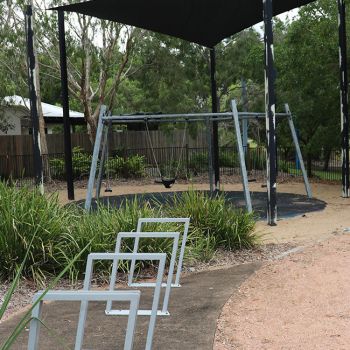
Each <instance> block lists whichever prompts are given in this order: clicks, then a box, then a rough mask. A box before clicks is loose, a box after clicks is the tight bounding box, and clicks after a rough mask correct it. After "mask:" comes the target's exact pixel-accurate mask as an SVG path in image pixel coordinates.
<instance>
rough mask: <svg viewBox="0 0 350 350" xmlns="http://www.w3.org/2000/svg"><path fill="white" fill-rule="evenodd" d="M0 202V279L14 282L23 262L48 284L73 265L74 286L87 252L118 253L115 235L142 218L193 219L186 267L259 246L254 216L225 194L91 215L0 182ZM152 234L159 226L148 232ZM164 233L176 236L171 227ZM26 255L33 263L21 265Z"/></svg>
mask: <svg viewBox="0 0 350 350" xmlns="http://www.w3.org/2000/svg"><path fill="white" fill-rule="evenodd" d="M0 198H1V201H0V264H1V265H0V266H1V269H0V278H2V279H12V278H13V277H14V276H15V275H16V272H17V270H18V267H19V266H20V265H21V262H22V261H24V260H25V264H24V266H23V275H24V276H26V277H32V278H34V279H35V281H36V282H39V283H44V282H45V279H46V277H47V276H51V275H57V273H58V272H60V271H61V270H62V266H68V265H69V266H70V268H69V270H68V275H69V277H70V278H71V279H72V280H74V279H76V278H77V277H79V276H81V275H82V274H83V273H84V272H85V264H86V258H87V255H88V254H89V253H90V252H111V251H114V245H115V241H116V236H117V233H118V232H120V231H126V232H129V231H133V230H134V229H135V228H136V224H137V220H138V218H139V217H165V216H170V217H183V216H185V217H188V216H189V217H191V227H190V232H189V236H188V242H187V247H186V255H185V257H186V259H187V260H209V259H211V257H212V256H213V254H214V253H215V251H216V249H217V248H219V247H223V248H225V249H230V250H232V249H236V248H241V247H251V246H253V245H254V244H255V243H256V242H257V237H256V236H255V235H254V234H253V230H254V225H255V223H254V217H253V215H251V214H246V213H243V212H241V211H237V210H235V209H234V208H233V207H232V206H231V205H227V203H225V198H224V196H223V195H218V196H215V197H210V195H209V194H205V193H201V192H195V191H190V192H188V193H183V194H178V195H175V196H174V197H173V198H172V199H171V200H170V201H169V203H166V204H164V205H162V204H160V203H157V202H156V201H151V202H145V201H143V200H142V199H141V200H138V199H137V198H135V199H134V200H131V201H128V200H126V201H125V203H124V204H123V205H122V206H121V207H120V208H119V209H118V210H116V209H115V208H111V207H108V206H106V207H102V206H101V207H99V208H98V210H96V211H95V212H92V213H90V214H89V213H87V212H85V211H84V210H83V209H81V208H79V207H77V206H75V205H69V206H65V207H62V206H60V204H59V201H58V197H57V196H50V197H44V196H41V195H40V194H39V193H38V192H37V191H30V190H29V189H25V188H16V187H8V186H7V185H6V184H5V183H0ZM163 228H164V226H162V229H163ZM155 229H157V230H159V229H160V227H154V226H152V225H150V226H149V227H148V228H147V230H155ZM166 229H167V230H172V231H178V230H179V228H178V227H176V226H174V225H171V224H169V226H168V227H167V228H166ZM31 241H32V244H31V245H30V242H31ZM132 248H133V240H125V241H124V243H123V250H124V251H131V250H132ZM28 249H29V255H28V258H27V259H24V257H25V255H26V252H27V250H28ZM171 250H172V240H167V239H164V240H159V239H142V240H141V244H140V251H141V252H149V253H151V252H166V253H169V252H170V251H171ZM82 252H83V253H82ZM80 253H81V255H80V257H79V258H78V259H77V260H76V261H75V262H74V264H71V262H72V261H73V260H74V259H75V258H76V257H77V255H79V254H80ZM70 264H71V265H70ZM96 268H97V271H98V272H99V273H100V274H104V273H106V272H108V271H109V269H110V263H108V264H106V263H101V264H97V266H96Z"/></svg>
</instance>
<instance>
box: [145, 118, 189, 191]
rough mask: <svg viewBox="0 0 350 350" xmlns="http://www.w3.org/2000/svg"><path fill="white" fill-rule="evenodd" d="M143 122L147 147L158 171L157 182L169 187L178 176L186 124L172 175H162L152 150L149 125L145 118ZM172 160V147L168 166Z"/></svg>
mask: <svg viewBox="0 0 350 350" xmlns="http://www.w3.org/2000/svg"><path fill="white" fill-rule="evenodd" d="M145 124H146V131H147V140H148V144H149V147H150V149H151V151H152V156H153V160H154V163H155V165H156V167H157V171H158V174H159V177H160V180H159V182H160V183H162V184H163V185H164V187H165V188H171V187H172V186H173V185H174V184H175V181H176V179H177V176H178V173H179V170H180V165H181V158H182V154H183V151H184V148H185V142H186V131H187V124H185V128H184V132H183V136H182V142H181V149H180V156H179V158H178V160H177V162H176V170H175V173H174V175H173V176H171V174H169V176H164V174H162V172H161V170H160V167H159V164H158V161H157V157H156V154H155V151H154V147H153V143H152V138H151V135H150V132H149V127H148V121H147V120H146V121H145ZM173 143H174V142H173ZM173 161H174V149H173V150H172V154H171V160H170V166H172V163H173ZM156 182H157V181H156Z"/></svg>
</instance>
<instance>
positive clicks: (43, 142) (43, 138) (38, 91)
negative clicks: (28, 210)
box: [31, 1, 51, 181]
mask: <svg viewBox="0 0 350 350" xmlns="http://www.w3.org/2000/svg"><path fill="white" fill-rule="evenodd" d="M31 5H32V7H33V9H34V6H33V1H31ZM33 22H34V23H33V24H34V26H35V12H34V11H33ZM34 40H35V39H34ZM33 49H34V55H35V57H36V60H35V77H34V79H35V86H36V94H37V109H38V117H39V133H40V148H41V154H42V162H43V168H44V169H45V170H46V171H45V172H44V175H46V177H47V179H48V180H49V181H50V180H51V174H50V166H49V159H48V153H49V152H48V147H47V140H46V133H45V120H44V113H43V108H42V104H41V88H40V68H39V61H38V55H37V50H36V45H34V48H33Z"/></svg>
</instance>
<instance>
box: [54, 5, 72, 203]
mask: <svg viewBox="0 0 350 350" xmlns="http://www.w3.org/2000/svg"><path fill="white" fill-rule="evenodd" d="M58 37H59V48H60V65H61V98H62V108H63V127H64V158H65V166H66V179H67V191H68V199H69V200H74V183H73V162H72V141H71V130H70V128H71V125H70V119H69V96H68V74H67V53H66V37H65V29H64V12H63V11H61V10H59V11H58Z"/></svg>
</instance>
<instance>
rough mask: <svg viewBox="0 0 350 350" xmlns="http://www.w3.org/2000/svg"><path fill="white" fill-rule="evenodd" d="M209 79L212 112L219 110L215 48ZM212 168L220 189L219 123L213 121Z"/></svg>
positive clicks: (212, 54) (217, 186)
mask: <svg viewBox="0 0 350 350" xmlns="http://www.w3.org/2000/svg"><path fill="white" fill-rule="evenodd" d="M210 79H211V104H212V112H213V113H218V112H219V101H218V91H217V84H216V55H215V49H210ZM213 168H214V176H215V190H216V191H218V190H220V163H219V123H218V122H217V121H213Z"/></svg>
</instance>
